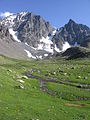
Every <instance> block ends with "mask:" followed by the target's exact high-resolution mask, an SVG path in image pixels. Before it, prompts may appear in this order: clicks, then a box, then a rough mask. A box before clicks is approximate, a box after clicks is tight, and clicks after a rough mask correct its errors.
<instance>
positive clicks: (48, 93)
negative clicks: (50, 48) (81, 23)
mask: <svg viewBox="0 0 90 120" xmlns="http://www.w3.org/2000/svg"><path fill="white" fill-rule="evenodd" d="M0 120H90V60H89V59H76V60H60V59H58V60H56V59H51V60H50V59H49V60H43V61H42V60H40V61H38V60H37V61H22V60H14V59H10V58H7V57H4V56H0Z"/></svg>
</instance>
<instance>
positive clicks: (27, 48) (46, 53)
mask: <svg viewBox="0 0 90 120" xmlns="http://www.w3.org/2000/svg"><path fill="white" fill-rule="evenodd" d="M87 38H88V39H87ZM89 38H90V28H89V27H87V26H86V25H82V24H77V23H76V22H74V21H73V20H72V19H70V20H69V22H68V23H67V24H66V25H65V26H64V27H61V28H59V29H55V28H54V27H52V26H51V25H50V23H49V22H48V21H45V20H44V19H43V18H42V17H41V16H40V15H35V14H34V13H32V12H31V13H30V12H21V13H17V14H13V15H10V16H8V17H5V18H3V19H1V20H0V54H3V55H6V56H9V57H12V58H21V59H22V58H23V59H31V58H32V59H42V58H46V57H50V56H52V55H54V54H56V53H60V52H64V51H66V50H67V49H68V48H70V47H72V46H83V47H88V48H90V47H89V42H90V39H89ZM85 43H86V45H85Z"/></svg>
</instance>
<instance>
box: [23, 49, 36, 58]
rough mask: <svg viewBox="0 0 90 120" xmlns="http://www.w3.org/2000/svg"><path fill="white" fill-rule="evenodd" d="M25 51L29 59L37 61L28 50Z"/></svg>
mask: <svg viewBox="0 0 90 120" xmlns="http://www.w3.org/2000/svg"><path fill="white" fill-rule="evenodd" d="M24 51H25V52H26V53H27V55H28V57H29V58H32V59H36V57H35V56H33V55H32V54H31V53H30V51H28V50H24Z"/></svg>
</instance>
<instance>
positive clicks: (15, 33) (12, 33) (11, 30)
mask: <svg viewBox="0 0 90 120" xmlns="http://www.w3.org/2000/svg"><path fill="white" fill-rule="evenodd" d="M9 33H10V34H11V35H12V36H13V38H14V40H16V41H17V42H21V41H20V40H19V39H18V38H17V36H18V32H17V31H16V32H15V31H13V29H12V28H10V29H9Z"/></svg>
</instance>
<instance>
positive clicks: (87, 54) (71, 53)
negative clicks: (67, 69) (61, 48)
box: [62, 47, 90, 59]
mask: <svg viewBox="0 0 90 120" xmlns="http://www.w3.org/2000/svg"><path fill="white" fill-rule="evenodd" d="M62 56H63V57H65V58H67V59H76V58H90V50H89V49H87V48H84V47H71V48H69V49H67V50H66V51H65V52H64V53H62Z"/></svg>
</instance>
